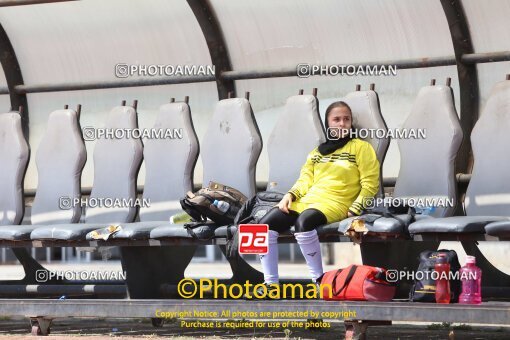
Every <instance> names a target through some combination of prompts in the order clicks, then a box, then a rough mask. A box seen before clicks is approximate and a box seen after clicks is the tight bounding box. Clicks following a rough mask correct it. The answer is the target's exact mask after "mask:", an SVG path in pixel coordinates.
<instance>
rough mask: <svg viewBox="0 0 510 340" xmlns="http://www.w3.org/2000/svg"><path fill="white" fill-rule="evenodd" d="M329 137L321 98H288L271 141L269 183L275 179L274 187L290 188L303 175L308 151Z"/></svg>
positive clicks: (300, 96)
mask: <svg viewBox="0 0 510 340" xmlns="http://www.w3.org/2000/svg"><path fill="white" fill-rule="evenodd" d="M325 140H326V135H325V133H324V127H323V125H322V121H321V117H320V114H319V103H318V101H317V98H316V97H315V96H312V95H297V96H292V97H290V98H288V99H287V103H286V104H285V107H284V109H283V111H282V113H281V114H280V115H279V116H278V119H277V121H276V124H275V126H274V128H273V130H272V132H271V134H270V136H269V139H268V141H267V152H268V156H269V183H268V185H270V184H271V182H275V183H276V186H275V187H274V190H277V191H281V192H287V190H289V189H290V188H291V187H292V185H293V184H294V183H295V182H296V180H297V179H298V178H299V172H300V171H301V167H302V166H303V164H305V161H306V157H307V155H308V154H309V153H310V152H311V151H312V150H313V149H314V148H316V147H317V146H318V145H319V144H320V143H322V142H324V141H325Z"/></svg>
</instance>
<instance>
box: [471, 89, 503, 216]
mask: <svg viewBox="0 0 510 340" xmlns="http://www.w3.org/2000/svg"><path fill="white" fill-rule="evenodd" d="M509 131H510V81H509V80H506V81H502V82H499V83H497V84H496V85H495V86H494V88H493V89H492V91H491V93H490V96H489V99H488V100H487V103H486V104H485V108H484V110H483V113H482V115H481V116H480V118H479V119H478V121H477V122H476V124H475V126H474V128H473V132H472V133H471V145H472V149H473V157H474V160H475V162H474V164H473V173H472V176H471V180H470V182H469V186H468V188H467V191H466V199H465V201H464V203H465V209H466V215H469V216H476V215H481V216H509V215H510V171H509V170H510V153H509V146H510V134H509Z"/></svg>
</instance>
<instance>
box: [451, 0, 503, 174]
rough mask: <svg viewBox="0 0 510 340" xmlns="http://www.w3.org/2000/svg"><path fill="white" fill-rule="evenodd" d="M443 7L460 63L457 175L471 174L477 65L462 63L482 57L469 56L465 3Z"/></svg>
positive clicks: (454, 3) (475, 114)
mask: <svg viewBox="0 0 510 340" xmlns="http://www.w3.org/2000/svg"><path fill="white" fill-rule="evenodd" d="M441 5H442V6H443V11H444V14H445V16H446V20H447V21H448V26H449V27H450V34H451V37H452V43H453V50H454V52H455V59H456V60H457V73H458V77H459V89H460V125H461V127H462V130H463V132H464V140H463V142H462V145H461V147H460V150H459V154H458V157H457V163H456V173H458V172H464V173H469V172H471V168H472V164H473V154H472V152H471V138H470V136H471V131H472V130H473V126H474V125H475V122H476V121H477V120H478V111H479V109H478V101H479V89H478V75H477V71H476V65H475V64H465V63H464V62H463V60H466V59H467V60H469V59H470V58H471V60H473V59H476V58H480V57H479V56H478V57H472V56H466V55H467V54H469V53H473V45H472V43H471V36H470V33H469V27H468V24H467V21H466V15H465V14H464V8H463V7H462V3H461V2H460V1H459V0H441ZM499 57H501V56H499ZM486 60H487V59H486Z"/></svg>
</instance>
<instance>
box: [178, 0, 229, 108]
mask: <svg viewBox="0 0 510 340" xmlns="http://www.w3.org/2000/svg"><path fill="white" fill-rule="evenodd" d="M186 1H187V2H188V5H189V7H190V8H191V10H192V11H193V14H194V15H195V18H196V19H197V22H198V24H199V25H200V28H201V29H202V33H203V35H204V38H205V41H206V43H207V47H208V48H209V54H210V55H211V61H212V63H213V65H215V67H216V79H215V80H216V86H217V87H218V99H220V100H221V99H225V98H227V96H228V93H229V92H233V93H234V95H233V97H234V98H235V97H236V94H235V85H234V81H233V80H231V79H226V78H222V77H221V74H222V72H225V71H230V70H232V63H231V61H230V57H229V55H228V49H227V44H226V43H225V39H224V38H223V34H222V33H221V27H220V24H219V21H218V19H217V18H216V15H215V14H214V11H213V10H212V7H211V5H210V2H209V1H207V0H186Z"/></svg>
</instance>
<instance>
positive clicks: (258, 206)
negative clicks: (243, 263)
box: [227, 191, 285, 258]
mask: <svg viewBox="0 0 510 340" xmlns="http://www.w3.org/2000/svg"><path fill="white" fill-rule="evenodd" d="M284 195H285V194H284V193H281V192H277V191H262V192H259V193H257V194H256V195H255V196H253V197H252V198H250V199H249V200H248V201H246V203H244V204H243V206H242V207H241V209H240V210H239V212H238V213H237V216H236V218H235V219H234V226H235V227H237V226H238V225H239V224H246V223H258V222H259V221H260V220H261V219H262V217H264V216H265V215H266V214H267V213H268V211H269V210H271V209H272V208H274V207H275V206H276V205H277V204H278V202H280V201H281V200H282V198H283V196H284ZM232 229H233V228H230V227H229V228H228V231H227V256H228V257H229V258H232V257H235V256H239V253H238V251H237V249H238V246H239V244H238V242H239V237H238V235H237V228H236V229H235V232H234V233H231V230H232Z"/></svg>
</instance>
